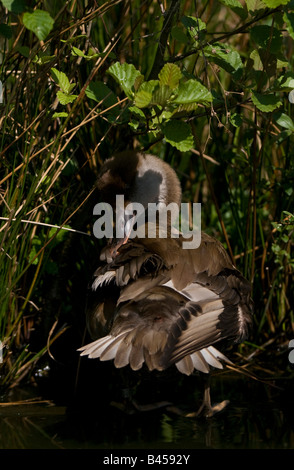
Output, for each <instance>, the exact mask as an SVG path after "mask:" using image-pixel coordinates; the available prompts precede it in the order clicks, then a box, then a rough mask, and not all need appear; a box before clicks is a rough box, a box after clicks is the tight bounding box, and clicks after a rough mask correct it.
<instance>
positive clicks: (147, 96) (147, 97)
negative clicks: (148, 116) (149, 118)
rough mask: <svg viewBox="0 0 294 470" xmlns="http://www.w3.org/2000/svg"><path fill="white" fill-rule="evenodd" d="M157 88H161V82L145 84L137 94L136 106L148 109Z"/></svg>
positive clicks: (150, 81) (152, 81) (155, 81)
mask: <svg viewBox="0 0 294 470" xmlns="http://www.w3.org/2000/svg"><path fill="white" fill-rule="evenodd" d="M157 87H159V80H149V81H147V82H143V83H142V85H141V86H140V88H139V90H138V91H137V93H136V94H135V98H134V104H135V105H136V106H137V107H138V108H146V107H147V106H148V105H149V104H150V103H151V100H152V95H153V92H154V90H155V89H156V88H157Z"/></svg>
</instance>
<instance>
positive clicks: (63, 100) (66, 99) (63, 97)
mask: <svg viewBox="0 0 294 470" xmlns="http://www.w3.org/2000/svg"><path fill="white" fill-rule="evenodd" d="M77 97H78V95H67V94H66V93H62V91H58V92H57V98H58V100H59V102H60V104H68V103H72V102H73V101H75V100H76V99H77Z"/></svg>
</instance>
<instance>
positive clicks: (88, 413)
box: [0, 369, 294, 449]
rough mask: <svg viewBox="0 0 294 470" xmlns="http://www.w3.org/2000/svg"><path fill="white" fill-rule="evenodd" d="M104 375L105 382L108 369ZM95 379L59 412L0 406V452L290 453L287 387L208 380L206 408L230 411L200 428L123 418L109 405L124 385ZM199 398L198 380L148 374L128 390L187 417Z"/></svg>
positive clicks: (292, 435) (158, 417) (293, 436)
mask: <svg viewBox="0 0 294 470" xmlns="http://www.w3.org/2000/svg"><path fill="white" fill-rule="evenodd" d="M109 370H110V371H111V372H109V374H110V376H112V374H113V373H114V372H113V369H109ZM104 372H105V371H104ZM116 373H117V371H116ZM97 377H98V380H100V381H97V382H96V383H93V376H92V375H91V377H89V379H88V380H89V383H88V384H87V382H86V383H85V382H83V384H84V386H83V387H81V386H80V388H79V389H78V391H77V394H76V395H75V397H72V398H71V403H70V404H68V406H66V407H65V406H49V405H48V404H46V403H45V404H35V405H25V406H9V407H7V406H0V418H1V419H0V447H1V448H2V449H21V448H26V449H38V448H45V449H54V448H55V449H57V448H64V449H73V448H78V449H85V448H86V449H205V448H216V449H220V448H222V449H223V448H243V449H244V448H246V449H250V448H251V449H253V448H257V449H258V448H287V449H289V448H294V406H293V404H294V396H293V381H292V380H289V379H288V380H284V381H283V383H282V382H279V383H278V382H276V386H273V383H271V385H267V384H264V383H261V382H258V381H254V380H252V379H248V378H245V377H244V376H240V375H234V374H232V373H230V372H224V373H222V374H218V375H217V376H216V377H214V380H213V387H212V396H213V398H214V400H223V399H229V400H230V405H229V406H228V407H227V408H226V409H225V411H223V412H222V413H220V414H218V415H216V416H215V417H213V418H210V419H208V420H207V419H204V418H202V419H195V418H193V419H189V418H184V417H182V416H178V415H176V414H173V413H171V412H168V411H167V410H166V409H164V408H162V409H157V410H153V411H148V412H133V411H134V410H132V409H130V410H129V411H132V412H131V413H125V412H124V411H121V410H120V409H118V408H117V407H116V406H112V404H111V402H118V401H119V400H121V401H122V398H121V393H120V391H121V388H122V383H124V382H122V381H121V380H122V379H121V376H120V375H119V374H118V375H116V376H115V377H113V376H112V379H113V380H109V382H107V383H105V382H104V383H102V382H101V376H100V375H99V376H98V375H97ZM104 377H105V375H104ZM159 377H162V376H159ZM108 378H109V376H108ZM154 378H155V379H158V381H157V382H156V380H154ZM84 379H85V377H84ZM114 379H115V380H114ZM123 380H125V379H123ZM113 384H115V386H114V385H113ZM154 384H155V385H154ZM61 385H62V384H61ZM107 385H108V386H107ZM274 385H275V384H274ZM159 389H160V391H161V393H159V392H158V390H159ZM201 393H202V392H201V387H200V386H199V378H198V377H192V378H191V377H189V378H187V380H186V378H183V379H182V380H181V381H179V379H178V377H176V379H175V378H174V375H173V378H172V377H170V376H168V377H165V378H164V379H160V378H158V377H157V375H156V374H154V377H153V380H151V381H150V380H149V381H148V380H147V379H146V380H145V378H144V377H141V378H140V383H139V384H136V399H138V400H139V401H140V402H141V403H147V399H148V400H149V401H152V402H155V401H159V400H161V399H163V398H165V399H168V400H171V401H173V402H174V403H176V404H177V405H178V406H179V407H181V408H182V409H185V410H189V411H191V410H193V409H197V408H198V405H199V402H200V401H201Z"/></svg>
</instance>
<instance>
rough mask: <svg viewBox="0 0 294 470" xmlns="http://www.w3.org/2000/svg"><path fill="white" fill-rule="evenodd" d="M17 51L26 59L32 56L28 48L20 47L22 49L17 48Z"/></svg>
mask: <svg viewBox="0 0 294 470" xmlns="http://www.w3.org/2000/svg"><path fill="white" fill-rule="evenodd" d="M17 51H18V52H19V53H20V54H21V55H23V56H24V57H27V58H28V57H29V55H30V48H29V47H28V46H20V47H17Z"/></svg>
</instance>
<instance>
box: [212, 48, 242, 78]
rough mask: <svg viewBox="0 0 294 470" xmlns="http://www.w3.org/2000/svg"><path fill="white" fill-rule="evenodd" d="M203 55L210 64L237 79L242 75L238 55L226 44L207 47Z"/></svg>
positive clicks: (240, 61)
mask: <svg viewBox="0 0 294 470" xmlns="http://www.w3.org/2000/svg"><path fill="white" fill-rule="evenodd" d="M204 54H205V56H206V57H208V58H209V59H210V60H211V61H212V62H214V63H215V64H217V65H219V66H220V67H221V68H223V69H224V70H226V71H227V72H229V73H230V74H232V75H233V77H234V78H236V79H238V78H239V76H240V75H241V74H242V69H243V63H242V60H241V57H240V54H239V53H238V52H237V51H235V50H233V49H232V48H231V46H229V45H228V44H222V43H215V44H213V46H211V45H207V46H206V47H205V48H204Z"/></svg>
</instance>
